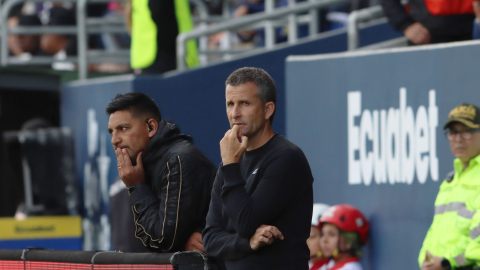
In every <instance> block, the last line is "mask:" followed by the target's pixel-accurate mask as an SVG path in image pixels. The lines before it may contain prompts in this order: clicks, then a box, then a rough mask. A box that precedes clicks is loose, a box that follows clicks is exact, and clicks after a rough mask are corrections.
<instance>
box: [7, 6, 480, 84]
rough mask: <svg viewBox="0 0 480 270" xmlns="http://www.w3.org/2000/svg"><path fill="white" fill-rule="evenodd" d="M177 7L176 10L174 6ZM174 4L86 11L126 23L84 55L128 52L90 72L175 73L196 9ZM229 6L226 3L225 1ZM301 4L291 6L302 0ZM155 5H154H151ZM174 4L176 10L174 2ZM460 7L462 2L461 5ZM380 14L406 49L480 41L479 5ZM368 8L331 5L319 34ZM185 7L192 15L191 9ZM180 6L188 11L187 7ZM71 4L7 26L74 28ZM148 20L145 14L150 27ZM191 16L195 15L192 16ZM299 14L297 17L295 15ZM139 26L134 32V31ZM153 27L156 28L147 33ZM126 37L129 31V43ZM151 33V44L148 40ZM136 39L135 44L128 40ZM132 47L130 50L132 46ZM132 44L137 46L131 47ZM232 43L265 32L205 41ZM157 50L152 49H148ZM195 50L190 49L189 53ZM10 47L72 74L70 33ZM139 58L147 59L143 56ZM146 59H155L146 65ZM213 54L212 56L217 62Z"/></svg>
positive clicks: (280, 34) (247, 45) (236, 9)
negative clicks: (124, 60)
mask: <svg viewBox="0 0 480 270" xmlns="http://www.w3.org/2000/svg"><path fill="white" fill-rule="evenodd" d="M177 1H178V2H181V4H179V3H177ZM177 1H171V3H170V2H166V4H151V5H149V6H148V8H149V9H150V10H148V11H147V12H144V11H141V12H139V13H140V14H142V15H141V16H137V17H135V16H136V15H135V14H132V12H131V11H132V9H135V10H137V11H138V10H139V9H140V7H139V6H137V7H135V3H133V4H132V2H131V1H127V2H126V3H125V4H123V3H120V2H110V3H106V4H89V5H87V7H88V10H87V17H90V18H104V19H110V18H111V19H112V20H116V19H124V20H126V25H127V29H128V30H127V29H126V31H125V33H124V34H98V35H89V38H88V49H90V50H106V51H115V50H121V49H131V53H132V57H131V63H130V65H128V64H118V63H117V64H114V63H101V64H90V65H89V70H91V71H101V72H131V71H132V70H136V71H137V72H136V73H137V74H140V73H163V72H166V71H169V70H173V69H176V43H175V42H176V36H177V35H178V33H179V32H186V31H190V30H191V29H193V27H194V26H195V25H194V24H193V20H192V17H198V16H197V15H198V13H199V12H198V10H197V9H196V7H195V5H191V4H190V5H189V4H188V1H180V0H177ZM223 1H226V0H223ZM303 1H306V0H296V2H303ZM203 2H204V3H205V4H206V6H207V7H208V12H209V15H210V16H215V15H216V16H218V15H224V14H222V10H223V9H222V6H223V3H222V1H221V0H203ZM152 3H154V2H152ZM174 3H175V4H174ZM459 3H460V2H459ZM380 4H381V5H382V7H383V10H384V13H385V15H386V16H387V18H388V20H389V22H390V24H391V25H392V26H393V27H394V28H395V29H396V30H398V31H400V32H402V33H403V34H404V35H405V37H407V39H408V40H409V43H410V45H422V44H431V43H441V42H451V41H462V40H471V39H472V38H473V39H479V38H480V21H479V18H480V2H479V1H478V0H469V1H463V2H461V3H460V4H458V5H453V4H452V5H450V4H449V2H448V1H446V0H444V1H433V0H409V1H406V0H380ZM369 5H372V3H371V1H368V0H354V1H351V2H348V3H344V4H336V5H332V6H330V7H328V8H323V9H320V10H319V11H318V15H319V16H318V22H317V24H318V29H319V32H324V31H329V30H334V29H337V28H341V27H344V26H346V23H347V20H348V16H349V13H350V12H351V11H353V10H357V9H362V8H366V7H368V6H369ZM188 6H190V9H191V11H190V10H188ZM285 6H288V1H287V0H275V1H274V7H275V8H282V7H285ZM185 7H187V8H186V9H185ZM75 9H76V5H74V4H72V3H63V2H44V3H32V2H26V3H25V4H23V3H22V4H18V5H17V6H15V7H14V8H13V9H12V10H11V12H10V14H9V16H8V27H10V28H13V27H17V26H45V27H48V26H74V25H76V18H75V17H76V16H75V15H76V11H75ZM264 11H265V1H264V0H233V1H231V2H230V4H229V13H230V14H229V16H230V17H233V18H238V17H242V16H246V15H249V14H254V13H259V12H264ZM145 14H150V17H151V18H148V21H147V20H146V19H145ZM192 14H193V15H192ZM300 15H302V14H300ZM135 25H138V28H136V27H135ZM149 25H154V26H155V27H156V29H153V28H149ZM140 32H141V33H140ZM288 32H289V29H288V26H278V27H276V28H275V43H281V42H285V41H287V38H288ZM129 33H132V35H133V36H132V37H131V36H130V34H129ZM297 33H298V38H302V37H306V36H308V35H309V29H308V25H307V24H306V23H305V24H300V25H299V26H298V29H297ZM152 35H156V36H157V38H156V42H154V39H153V38H152ZM133 39H134V40H135V41H132V40H133ZM192 42H193V43H191V44H189V45H187V55H188V57H187V59H186V62H187V64H188V66H190V67H194V66H196V65H198V53H197V51H196V46H197V45H196V43H195V42H194V41H192ZM131 44H132V45H131ZM135 44H136V45H135ZM226 44H231V46H232V48H233V49H251V48H258V47H263V46H264V45H265V33H264V30H263V29H261V28H260V29H241V30H238V31H236V34H234V35H227V34H226V32H221V33H217V34H214V35H211V36H210V37H209V44H208V47H209V49H211V50H212V49H226V48H227V47H226ZM150 45H151V46H154V47H156V48H155V49H151V48H150V47H149V46H150ZM194 47H195V48H194ZM9 49H10V54H11V55H12V56H15V57H17V58H18V59H19V60H20V61H22V60H23V61H29V60H30V59H31V57H32V56H54V57H55V59H57V60H58V61H61V62H58V63H54V64H53V65H52V68H54V69H66V70H75V68H76V66H75V64H74V63H69V62H68V61H67V62H65V61H66V60H67V59H68V57H69V56H76V55H77V40H76V36H75V35H60V34H43V35H24V34H21V35H15V34H11V35H10V36H9ZM142 54H145V55H147V56H145V55H143V56H142ZM148 55H153V57H154V59H150V58H149V57H150V56H148ZM216 57H218V55H209V58H210V59H212V58H213V59H214V58H216Z"/></svg>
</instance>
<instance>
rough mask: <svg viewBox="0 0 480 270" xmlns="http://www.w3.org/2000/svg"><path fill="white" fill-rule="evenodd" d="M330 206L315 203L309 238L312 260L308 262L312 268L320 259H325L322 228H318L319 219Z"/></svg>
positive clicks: (308, 243)
mask: <svg viewBox="0 0 480 270" xmlns="http://www.w3.org/2000/svg"><path fill="white" fill-rule="evenodd" d="M328 208H330V206H329V205H326V204H323V203H315V204H313V213H312V226H311V227H310V237H308V239H307V245H308V249H310V261H309V262H308V267H309V268H310V269H311V268H312V266H313V265H315V264H316V263H318V262H319V261H322V260H325V258H324V257H323V256H322V252H320V229H319V228H318V221H319V219H320V217H321V216H322V214H323V213H324V212H325V211H326V210H327V209H328Z"/></svg>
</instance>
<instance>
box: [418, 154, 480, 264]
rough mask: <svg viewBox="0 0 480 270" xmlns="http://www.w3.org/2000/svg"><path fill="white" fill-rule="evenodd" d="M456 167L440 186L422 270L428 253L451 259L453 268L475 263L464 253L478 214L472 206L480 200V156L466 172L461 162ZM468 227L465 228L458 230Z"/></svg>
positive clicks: (474, 159)
mask: <svg viewBox="0 0 480 270" xmlns="http://www.w3.org/2000/svg"><path fill="white" fill-rule="evenodd" d="M453 164H454V169H455V171H454V173H452V174H450V175H449V176H447V179H445V181H444V182H443V183H442V185H440V190H439V192H438V195H437V199H436V200H435V215H434V217H433V222H432V225H431V226H430V228H429V230H428V232H427V235H426V237H425V240H424V241H423V246H422V249H421V250H420V254H419V256H418V263H419V265H420V268H421V266H422V263H423V262H424V260H425V257H426V251H429V252H430V253H432V255H434V256H438V257H442V258H446V259H447V260H449V262H450V265H451V266H452V269H455V268H456V267H459V266H468V265H472V264H474V262H473V261H472V260H470V259H468V258H467V257H466V254H465V253H466V249H467V246H468V245H469V244H470V243H471V242H473V241H472V239H471V237H470V236H469V233H468V228H469V226H470V225H471V222H472V219H473V217H474V214H475V212H474V211H472V209H471V207H469V205H472V204H474V202H475V201H476V200H478V198H479V197H480V156H477V157H475V158H473V159H472V160H470V163H469V166H468V167H467V168H466V169H465V171H464V170H463V165H462V162H461V161H460V160H459V159H455V161H454V163H453ZM469 208H470V209H469ZM462 224H463V225H462ZM465 226H466V229H463V230H462V229H459V227H465Z"/></svg>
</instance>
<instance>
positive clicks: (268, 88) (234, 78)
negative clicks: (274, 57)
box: [225, 67, 277, 123]
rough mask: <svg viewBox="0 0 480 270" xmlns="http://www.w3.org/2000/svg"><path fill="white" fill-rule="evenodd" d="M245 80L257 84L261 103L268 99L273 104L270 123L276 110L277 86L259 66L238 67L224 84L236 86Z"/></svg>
mask: <svg viewBox="0 0 480 270" xmlns="http://www.w3.org/2000/svg"><path fill="white" fill-rule="evenodd" d="M247 82H252V83H254V84H255V85H256V86H257V88H258V93H257V95H258V97H259V98H260V100H261V101H262V102H263V104H265V103H267V102H270V101H272V102H273V104H275V110H274V111H273V113H272V116H270V123H272V122H273V117H274V116H275V112H276V111H277V87H276V86H275V82H274V81H273V79H272V77H270V75H268V73H267V72H266V71H265V70H263V69H261V68H255V67H244V68H239V69H237V70H235V71H234V72H233V73H232V74H230V76H228V78H227V81H225V86H227V85H231V86H238V85H241V84H244V83H247Z"/></svg>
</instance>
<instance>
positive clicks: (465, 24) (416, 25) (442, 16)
mask: <svg viewBox="0 0 480 270" xmlns="http://www.w3.org/2000/svg"><path fill="white" fill-rule="evenodd" d="M472 1H475V0H466V1H463V2H462V1H459V2H458V4H452V2H451V1H449V0H410V1H409V2H408V7H409V9H410V12H407V11H406V9H405V7H404V6H403V5H402V3H401V0H381V1H380V2H381V4H382V7H383V11H384V13H385V15H386V16H387V17H388V20H389V22H390V24H391V25H392V26H393V27H394V28H395V29H396V30H398V31H400V32H402V33H403V34H404V35H405V37H407V39H408V40H409V41H410V42H411V43H412V44H417V45H421V44H429V43H441V42H451V41H461V40H470V39H471V38H472V27H473V24H472V22H473V20H474V18H475V16H474V15H473V7H472Z"/></svg>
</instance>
